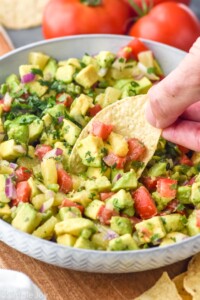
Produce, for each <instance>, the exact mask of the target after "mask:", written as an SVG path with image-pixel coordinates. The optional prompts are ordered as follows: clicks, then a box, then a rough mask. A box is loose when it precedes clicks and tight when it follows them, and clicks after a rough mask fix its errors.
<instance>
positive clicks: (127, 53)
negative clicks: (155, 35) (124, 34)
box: [117, 38, 149, 59]
mask: <svg viewBox="0 0 200 300" xmlns="http://www.w3.org/2000/svg"><path fill="white" fill-rule="evenodd" d="M147 50H149V49H148V47H147V46H145V44H144V43H143V42H141V41H140V40H139V39H137V38H134V39H133V40H132V41H131V42H130V43H128V44H127V45H126V46H125V47H123V48H121V49H120V50H119V52H118V54H117V56H118V57H123V58H125V59H130V58H136V59H137V56H138V54H139V53H140V52H142V51H147Z"/></svg>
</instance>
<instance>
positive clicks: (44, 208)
mask: <svg viewBox="0 0 200 300" xmlns="http://www.w3.org/2000/svg"><path fill="white" fill-rule="evenodd" d="M53 203H54V198H50V199H49V200H47V201H46V202H44V203H43V204H42V206H41V208H40V212H41V213H43V212H45V211H47V210H48V209H49V208H51V207H52V205H53Z"/></svg>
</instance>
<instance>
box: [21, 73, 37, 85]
mask: <svg viewBox="0 0 200 300" xmlns="http://www.w3.org/2000/svg"><path fill="white" fill-rule="evenodd" d="M34 79H35V74H33V73H27V74H25V75H24V76H22V78H21V82H22V83H28V82H31V81H33V80H34Z"/></svg>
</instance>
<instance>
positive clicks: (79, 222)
mask: <svg viewBox="0 0 200 300" xmlns="http://www.w3.org/2000/svg"><path fill="white" fill-rule="evenodd" d="M83 229H91V230H92V231H93V232H96V231H97V229H96V226H95V224H94V223H93V222H92V221H91V220H88V219H84V218H70V219H65V220H64V221H62V222H59V223H57V224H56V225H55V232H56V234H57V235H62V234H65V233H69V234H72V235H74V236H79V235H80V234H81V232H82V230H83Z"/></svg>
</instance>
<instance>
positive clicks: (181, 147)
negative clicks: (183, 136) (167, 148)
mask: <svg viewBox="0 0 200 300" xmlns="http://www.w3.org/2000/svg"><path fill="white" fill-rule="evenodd" d="M177 146H178V148H179V150H180V151H181V152H182V153H185V154H186V153H188V152H189V151H190V150H189V149H188V148H186V147H184V146H181V145H177Z"/></svg>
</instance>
